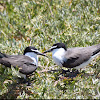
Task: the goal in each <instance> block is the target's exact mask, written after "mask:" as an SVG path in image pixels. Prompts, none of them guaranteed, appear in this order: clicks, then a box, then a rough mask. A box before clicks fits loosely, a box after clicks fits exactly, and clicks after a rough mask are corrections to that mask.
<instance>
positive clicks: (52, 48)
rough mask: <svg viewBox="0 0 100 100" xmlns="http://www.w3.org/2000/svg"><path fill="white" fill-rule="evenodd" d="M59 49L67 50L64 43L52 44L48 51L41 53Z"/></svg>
mask: <svg viewBox="0 0 100 100" xmlns="http://www.w3.org/2000/svg"><path fill="white" fill-rule="evenodd" d="M59 48H64V49H65V50H67V48H66V46H65V44H64V43H55V44H53V46H52V47H51V48H50V49H49V50H46V51H44V52H43V53H47V52H51V51H53V50H54V49H59Z"/></svg>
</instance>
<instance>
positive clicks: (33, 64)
mask: <svg viewBox="0 0 100 100" xmlns="http://www.w3.org/2000/svg"><path fill="white" fill-rule="evenodd" d="M37 55H42V56H46V55H45V54H42V53H40V52H39V51H38V50H37V49H36V48H35V47H34V46H28V47H26V48H25V50H24V54H23V55H7V54H3V53H1V52H0V64H2V65H4V66H6V67H10V68H11V66H13V67H14V68H16V67H18V68H19V75H20V76H21V77H23V78H24V79H26V76H27V75H30V74H32V73H33V72H34V71H35V70H36V69H37V67H38V56H37Z"/></svg>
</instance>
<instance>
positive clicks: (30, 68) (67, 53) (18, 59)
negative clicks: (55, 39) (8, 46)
mask: <svg viewBox="0 0 100 100" xmlns="http://www.w3.org/2000/svg"><path fill="white" fill-rule="evenodd" d="M47 52H52V58H53V60H54V62H55V63H56V64H57V65H58V66H60V67H66V68H75V69H79V68H83V67H85V66H86V65H88V64H89V62H90V61H91V59H92V58H94V57H95V56H96V55H98V54H100V44H97V45H92V46H89V47H75V48H66V46H65V44H64V43H56V44H54V45H53V46H52V47H51V48H50V49H49V50H46V51H45V52H43V53H40V52H39V51H38V50H37V49H36V48H35V47H34V46H33V47H32V46H29V47H26V49H25V50H24V55H6V54H3V53H0V64H2V65H5V66H7V67H11V65H12V66H14V67H16V66H18V67H19V72H20V73H21V74H22V75H21V76H24V78H26V76H27V75H29V74H32V73H33V72H34V71H35V70H36V69H37V67H38V57H37V55H42V56H46V55H45V54H44V53H47Z"/></svg>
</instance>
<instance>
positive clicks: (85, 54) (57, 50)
mask: <svg viewBox="0 0 100 100" xmlns="http://www.w3.org/2000/svg"><path fill="white" fill-rule="evenodd" d="M47 52H52V58H53V60H54V62H55V63H56V64H57V65H58V66H60V67H61V68H62V67H66V68H68V69H72V68H74V69H76V70H79V69H81V68H84V67H85V66H87V65H88V64H89V63H90V61H91V60H92V59H93V58H94V57H95V56H97V55H98V54H100V44H97V45H92V46H88V47H74V48H66V45H65V44H64V43H55V44H53V46H52V47H51V48H50V49H49V50H46V51H44V52H43V53H47Z"/></svg>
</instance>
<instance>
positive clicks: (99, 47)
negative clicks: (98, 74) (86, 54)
mask: <svg viewBox="0 0 100 100" xmlns="http://www.w3.org/2000/svg"><path fill="white" fill-rule="evenodd" d="M95 46H96V50H95V51H94V52H93V55H92V56H94V55H96V54H98V53H100V44H97V45H95Z"/></svg>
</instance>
